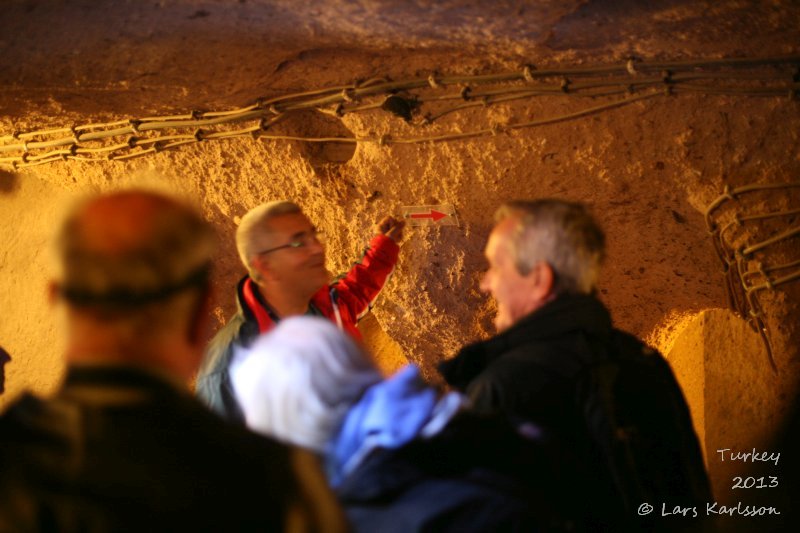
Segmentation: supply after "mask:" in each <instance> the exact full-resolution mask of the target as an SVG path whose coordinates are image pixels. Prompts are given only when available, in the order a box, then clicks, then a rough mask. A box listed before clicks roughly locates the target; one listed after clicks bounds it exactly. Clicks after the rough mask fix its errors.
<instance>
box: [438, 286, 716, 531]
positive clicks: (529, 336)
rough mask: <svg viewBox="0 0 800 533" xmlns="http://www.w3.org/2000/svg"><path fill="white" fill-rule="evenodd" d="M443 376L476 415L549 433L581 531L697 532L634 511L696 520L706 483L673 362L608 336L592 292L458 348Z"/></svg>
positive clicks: (628, 339) (606, 318) (706, 497)
mask: <svg viewBox="0 0 800 533" xmlns="http://www.w3.org/2000/svg"><path fill="white" fill-rule="evenodd" d="M440 371H441V373H442V375H443V377H444V378H445V380H446V381H447V382H448V383H449V384H450V385H452V386H454V387H455V388H457V389H460V390H463V391H466V393H467V394H468V396H469V397H470V399H471V401H472V405H473V407H474V408H475V409H477V410H478V411H484V412H495V411H499V412H504V413H506V414H508V415H511V416H515V417H518V418H520V419H523V420H528V421H530V422H533V423H535V424H536V425H538V426H540V427H542V428H545V429H546V430H547V431H548V432H549V433H550V434H551V435H552V436H553V439H554V441H556V442H558V443H559V446H560V447H561V450H560V452H559V457H560V458H561V459H560V460H561V464H560V465H556V467H557V468H560V469H561V470H562V472H563V476H561V477H562V478H563V479H564V484H563V486H562V487H560V490H562V491H563V493H564V494H563V497H564V498H565V499H567V500H569V501H570V502H572V503H573V504H574V508H575V510H576V515H575V519H576V521H577V522H578V523H581V524H584V526H585V527H586V528H587V529H590V530H591V529H599V530H614V529H615V528H617V529H618V528H628V529H630V528H636V527H641V528H643V529H648V530H650V529H659V528H660V529H663V530H675V529H676V528H677V527H681V526H682V525H685V524H687V523H688V524H689V526H690V527H695V526H697V525H698V524H699V521H694V522H688V521H687V522H684V524H676V523H675V522H674V521H672V520H670V519H662V518H661V517H660V516H655V514H654V515H653V516H650V515H648V516H647V517H645V518H641V517H640V516H639V514H638V512H637V511H638V506H639V505H641V504H643V503H650V504H652V505H654V506H655V505H660V503H665V504H667V505H668V506H674V505H683V506H685V507H691V506H697V510H698V514H702V513H704V512H705V502H706V501H710V498H711V495H710V489H709V484H708V478H707V475H706V472H705V468H704V464H703V458H702V455H701V452H700V446H699V444H698V440H697V436H696V434H695V431H694V428H693V426H692V421H691V417H690V415H689V410H688V407H687V404H686V401H685V400H684V398H683V394H682V393H681V390H680V387H679V386H678V383H677V381H676V380H675V378H674V375H673V374H672V371H671V370H670V368H669V365H668V364H667V362H666V361H665V360H664V359H663V357H662V356H661V355H660V354H658V353H657V352H656V351H654V350H652V349H651V348H648V347H647V346H645V345H643V344H642V343H641V342H639V341H638V340H636V339H635V338H634V337H632V336H630V335H628V334H626V333H623V332H620V331H618V330H615V329H613V327H612V325H611V317H610V315H609V313H608V311H607V310H606V309H605V307H604V306H603V304H602V303H601V302H600V301H599V300H597V299H596V298H594V297H593V296H588V295H563V296H561V297H559V298H557V299H556V300H554V301H552V302H550V303H548V304H546V305H545V306H543V307H541V308H540V309H538V310H536V311H535V312H533V313H531V314H530V315H528V316H527V317H525V318H523V319H522V320H520V321H519V322H518V323H516V324H515V325H513V326H512V327H510V328H509V329H508V330H506V331H504V332H502V333H500V334H498V335H497V336H495V337H493V338H491V339H489V340H487V341H484V342H478V343H475V344H472V345H469V346H467V347H465V348H464V349H462V350H461V352H460V353H459V354H458V355H457V356H456V357H455V358H453V359H451V360H448V361H445V362H444V363H442V364H441V365H440ZM658 510H659V511H660V507H659V509H658ZM609 528H611V529H609ZM695 528H696V529H700V527H699V526H698V527H695ZM619 530H622V529H619Z"/></svg>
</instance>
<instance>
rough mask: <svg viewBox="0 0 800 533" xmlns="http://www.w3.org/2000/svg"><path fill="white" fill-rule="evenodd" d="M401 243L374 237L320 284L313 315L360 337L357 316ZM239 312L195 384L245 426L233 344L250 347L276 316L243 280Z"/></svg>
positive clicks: (394, 259) (220, 336)
mask: <svg viewBox="0 0 800 533" xmlns="http://www.w3.org/2000/svg"><path fill="white" fill-rule="evenodd" d="M398 252H399V247H398V246H397V243H395V242H394V241H393V240H392V239H391V238H389V237H387V236H385V235H376V236H375V237H373V239H372V240H371V241H370V245H369V247H368V248H367V250H366V251H365V252H364V255H363V257H362V258H361V260H360V261H359V262H357V263H355V264H354V265H353V267H352V268H351V269H350V270H349V271H348V272H347V274H345V275H344V276H342V277H340V278H339V279H337V280H336V281H335V282H334V283H332V284H331V285H329V286H327V285H326V286H324V287H321V288H320V290H319V291H317V293H316V294H314V296H313V297H312V298H311V302H309V313H310V314H316V315H321V316H324V317H326V318H328V319H330V320H331V321H333V322H334V323H335V324H337V325H338V326H339V327H340V328H341V329H342V330H344V331H346V332H347V333H349V334H350V335H351V336H353V337H355V338H356V339H360V338H361V334H360V333H359V331H358V328H357V324H358V320H359V319H360V318H361V317H362V316H364V315H365V314H366V313H368V312H369V310H370V308H371V306H372V304H373V303H374V301H375V299H376V298H377V297H378V294H379V293H380V291H381V289H382V288H383V285H384V284H385V283H386V280H387V279H388V278H389V275H390V274H391V273H392V271H393V270H394V266H395V264H396V263H397V257H398ZM236 301H237V304H238V307H239V310H238V312H237V313H236V314H235V315H234V316H233V318H231V320H230V321H229V322H228V323H227V324H226V325H225V326H224V327H223V328H222V329H221V330H220V331H219V332H217V334H216V336H215V337H214V338H213V339H212V340H211V342H210V343H209V345H208V349H207V350H206V356H205V359H204V361H203V366H202V368H201V369H200V372H199V374H198V378H197V384H196V393H197V396H198V397H199V398H200V399H201V401H203V403H205V404H206V405H208V406H209V407H210V408H211V409H212V410H213V411H215V412H217V413H219V414H220V415H221V416H223V417H224V418H227V419H228V420H231V421H235V422H238V423H240V424H244V415H243V413H242V410H241V407H239V403H238V401H237V400H236V395H235V393H234V391H233V385H232V384H231V380H230V373H229V367H230V364H231V360H232V359H233V355H234V348H235V347H239V348H247V347H249V346H250V345H251V344H252V342H253V341H254V340H255V338H256V337H257V336H258V335H259V334H261V333H265V332H267V331H269V330H270V329H272V327H273V326H274V325H275V320H276V319H277V317H276V316H275V314H274V313H272V312H271V311H270V310H269V305H268V304H267V302H266V301H264V299H263V297H262V296H261V293H260V292H259V291H258V290H256V288H255V283H254V282H253V281H252V280H251V279H250V278H249V277H245V278H243V279H242V280H241V281H240V282H239V284H238V286H237V292H236Z"/></svg>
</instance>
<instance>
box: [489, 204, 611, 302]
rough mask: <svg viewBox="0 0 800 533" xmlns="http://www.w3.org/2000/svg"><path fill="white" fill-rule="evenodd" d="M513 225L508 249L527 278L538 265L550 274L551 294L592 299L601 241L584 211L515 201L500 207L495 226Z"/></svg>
mask: <svg viewBox="0 0 800 533" xmlns="http://www.w3.org/2000/svg"><path fill="white" fill-rule="evenodd" d="M508 218H511V219H514V220H516V221H517V225H516V228H515V229H514V231H513V233H512V237H511V239H510V241H509V249H510V251H511V254H512V257H513V258H514V262H515V264H516V267H517V271H518V272H519V273H520V274H522V275H523V276H524V275H527V274H528V273H529V272H530V271H531V269H533V267H534V266H535V265H536V263H538V262H539V261H544V262H546V263H547V264H549V265H550V267H551V268H552V269H553V271H554V273H555V275H556V279H555V287H554V292H556V293H557V294H561V293H581V294H588V293H591V292H592V291H593V290H594V289H595V287H596V285H597V280H598V277H599V273H600V266H601V264H602V262H603V258H604V256H605V236H604V235H603V231H602V230H601V229H600V226H599V225H598V224H597V222H595V220H594V219H593V218H592V216H591V215H590V214H589V213H588V212H587V210H586V208H585V207H584V206H583V205H582V204H579V203H574V202H567V201H564V200H555V199H541V200H515V201H511V202H507V203H505V204H503V205H502V206H500V208H499V209H498V210H497V212H496V213H495V220H496V221H497V222H500V221H503V220H506V219H508Z"/></svg>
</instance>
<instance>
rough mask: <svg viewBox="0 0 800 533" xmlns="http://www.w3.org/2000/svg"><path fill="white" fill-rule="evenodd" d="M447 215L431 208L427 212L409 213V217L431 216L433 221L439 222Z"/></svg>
mask: <svg viewBox="0 0 800 533" xmlns="http://www.w3.org/2000/svg"><path fill="white" fill-rule="evenodd" d="M446 216H449V215H448V214H447V213H442V212H440V211H436V210H435V209H431V210H430V212H429V213H411V215H410V217H411V218H432V219H433V221H434V222H439V221H440V220H442V219H443V218H444V217H446Z"/></svg>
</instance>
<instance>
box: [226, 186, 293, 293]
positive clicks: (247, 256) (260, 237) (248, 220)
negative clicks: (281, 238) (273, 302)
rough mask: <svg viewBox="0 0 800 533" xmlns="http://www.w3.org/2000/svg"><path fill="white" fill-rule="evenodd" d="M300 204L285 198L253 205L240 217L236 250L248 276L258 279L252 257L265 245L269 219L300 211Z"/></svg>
mask: <svg viewBox="0 0 800 533" xmlns="http://www.w3.org/2000/svg"><path fill="white" fill-rule="evenodd" d="M302 212H303V211H302V209H300V206H298V205H297V204H295V203H294V202H289V201H286V200H276V201H274V202H267V203H265V204H261V205H259V206H258V207H254V208H253V209H251V210H250V211H248V212H247V214H245V215H244V216H243V217H242V220H241V222H239V227H238V228H236V250H237V251H238V252H239V259H241V261H242V264H243V265H244V266H245V268H247V271H248V272H249V274H250V277H251V278H253V279H255V280H258V276H259V274H258V272H256V271H255V269H254V268H253V259H254V258H255V256H256V255H258V252H260V251H261V250H262V249H263V248H264V247H265V246H266V244H265V241H266V240H268V234H269V232H270V228H269V221H270V220H271V219H273V218H275V217H277V216H280V215H286V214H289V213H302Z"/></svg>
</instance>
